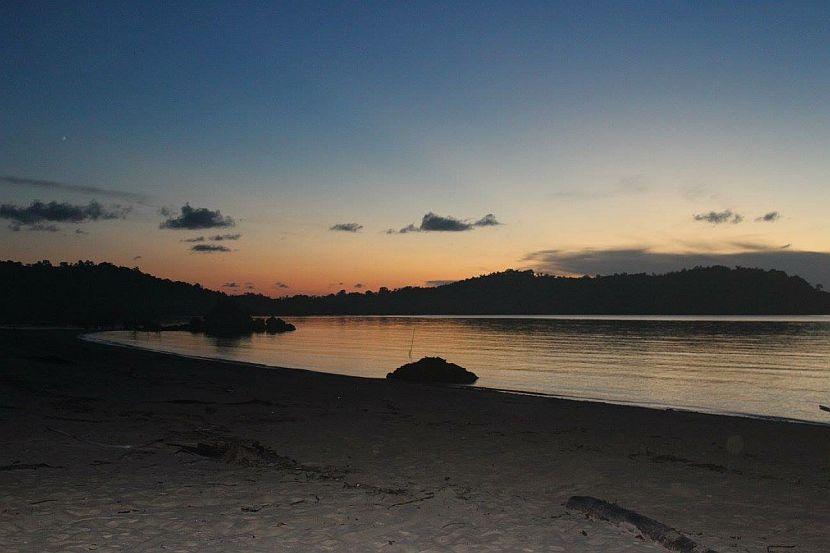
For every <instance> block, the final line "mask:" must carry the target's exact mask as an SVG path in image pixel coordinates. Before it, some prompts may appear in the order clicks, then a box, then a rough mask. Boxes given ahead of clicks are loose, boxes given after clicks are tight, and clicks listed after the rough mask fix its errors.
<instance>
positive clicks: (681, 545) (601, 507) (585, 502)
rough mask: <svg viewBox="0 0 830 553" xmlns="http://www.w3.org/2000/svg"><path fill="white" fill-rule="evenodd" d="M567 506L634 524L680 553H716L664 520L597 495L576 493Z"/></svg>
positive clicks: (644, 533)
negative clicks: (664, 522) (668, 524)
mask: <svg viewBox="0 0 830 553" xmlns="http://www.w3.org/2000/svg"><path fill="white" fill-rule="evenodd" d="M565 507H567V508H568V509H571V510H573V511H581V512H583V513H585V515H586V516H588V517H592V518H596V519H599V520H606V521H608V522H612V523H614V524H623V525H628V526H633V527H634V528H636V529H637V530H639V531H640V533H642V534H643V536H644V537H647V538H649V539H650V540H653V541H655V542H657V543H659V544H660V545H662V546H663V547H665V548H666V549H669V550H671V551H678V552H679V553H716V552H715V551H714V550H712V549H709V548H706V547H704V546H702V545H700V544H698V543H697V542H695V541H694V540H692V539H691V538H689V537H687V536H684V535H683V534H681V533H680V532H678V531H677V530H675V529H674V528H669V527H668V526H666V525H665V524H663V523H662V522H658V521H656V520H654V519H651V518H648V517H647V516H643V515H641V514H640V513H636V512H634V511H629V510H628V509H623V508H622V507H620V506H618V505H615V504H613V503H608V502H607V501H603V500H601V499H597V498H595V497H587V496H578V495H575V496H573V497H571V498H570V499H569V500H568V502H567V503H566V504H565Z"/></svg>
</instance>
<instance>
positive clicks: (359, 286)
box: [353, 282, 363, 289]
mask: <svg viewBox="0 0 830 553" xmlns="http://www.w3.org/2000/svg"><path fill="white" fill-rule="evenodd" d="M353 288H357V289H360V288H363V283H362V282H358V283H357V284H355V285H354V286H353Z"/></svg>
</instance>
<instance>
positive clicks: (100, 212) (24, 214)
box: [0, 200, 130, 231]
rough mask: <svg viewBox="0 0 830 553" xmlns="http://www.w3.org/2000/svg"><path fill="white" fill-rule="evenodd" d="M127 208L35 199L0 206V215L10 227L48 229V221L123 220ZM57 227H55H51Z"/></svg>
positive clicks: (92, 203)
mask: <svg viewBox="0 0 830 553" xmlns="http://www.w3.org/2000/svg"><path fill="white" fill-rule="evenodd" d="M129 211H130V208H129V207H124V206H120V205H113V206H110V207H104V206H102V205H101V204H99V203H98V202H96V201H95V200H92V201H91V202H89V203H88V204H87V205H75V204H70V203H67V202H55V201H52V202H48V203H46V202H42V201H40V200H35V201H33V202H32V203H31V204H29V205H28V206H18V205H13V204H2V205H0V218H2V219H9V220H11V224H10V225H9V227H10V228H11V229H12V230H15V231H17V230H20V229H21V228H24V227H25V228H26V229H27V230H51V227H54V225H49V224H48V223H87V222H90V221H99V220H110V219H123V218H124V217H125V216H126V215H127V213H129ZM54 228H55V230H57V227H54Z"/></svg>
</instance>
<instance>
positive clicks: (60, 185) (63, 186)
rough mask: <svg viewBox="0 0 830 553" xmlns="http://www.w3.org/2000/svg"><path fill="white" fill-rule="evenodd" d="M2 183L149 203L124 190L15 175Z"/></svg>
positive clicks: (7, 176) (145, 197)
mask: <svg viewBox="0 0 830 553" xmlns="http://www.w3.org/2000/svg"><path fill="white" fill-rule="evenodd" d="M0 183H5V184H10V185H13V186H17V187H28V188H41V189H46V190H59V191H64V192H74V193H80V194H89V195H95V196H105V197H109V198H119V199H122V200H126V201H129V202H135V203H138V204H143V203H145V202H146V201H147V196H146V195H144V194H138V193H136V192H125V191H123V190H112V189H109V188H99V187H97V186H89V185H83V184H69V183H66V182H58V181H52V180H43V179H30V178H26V177H17V176H13V175H3V176H0Z"/></svg>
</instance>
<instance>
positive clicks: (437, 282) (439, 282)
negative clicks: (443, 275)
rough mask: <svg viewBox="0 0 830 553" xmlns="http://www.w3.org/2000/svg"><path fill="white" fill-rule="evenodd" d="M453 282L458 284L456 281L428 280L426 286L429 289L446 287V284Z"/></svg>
mask: <svg viewBox="0 0 830 553" xmlns="http://www.w3.org/2000/svg"><path fill="white" fill-rule="evenodd" d="M453 282H458V281H457V280H428V281H426V283H425V284H426V285H427V286H430V287H433V288H434V287H436V286H446V285H447V284H452V283H453Z"/></svg>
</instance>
